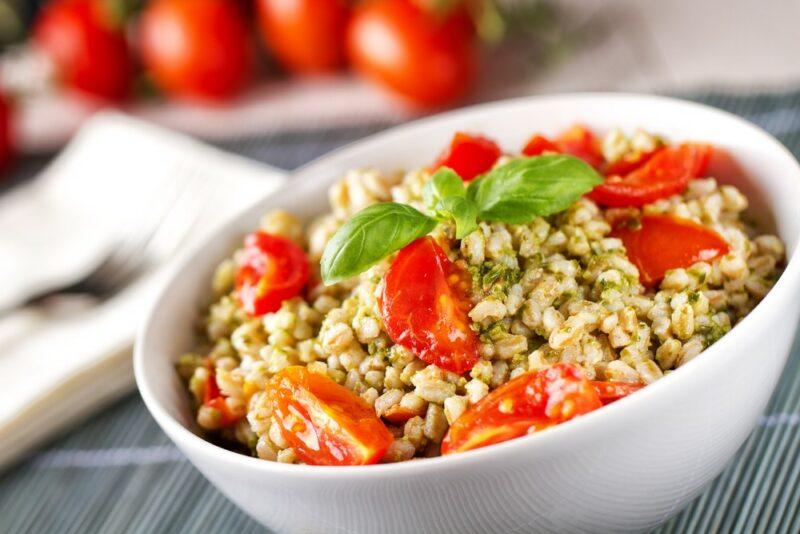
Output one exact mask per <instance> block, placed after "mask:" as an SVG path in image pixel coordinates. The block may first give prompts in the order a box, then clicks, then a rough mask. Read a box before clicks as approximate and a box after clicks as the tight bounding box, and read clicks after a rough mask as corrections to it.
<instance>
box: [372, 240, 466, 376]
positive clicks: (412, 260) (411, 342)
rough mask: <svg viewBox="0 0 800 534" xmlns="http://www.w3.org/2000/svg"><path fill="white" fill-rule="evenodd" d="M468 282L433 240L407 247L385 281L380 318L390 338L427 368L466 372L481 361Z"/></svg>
mask: <svg viewBox="0 0 800 534" xmlns="http://www.w3.org/2000/svg"><path fill="white" fill-rule="evenodd" d="M470 283H471V281H470V278H469V274H468V273H466V272H464V271H463V270H462V269H459V268H458V267H457V266H456V265H455V264H454V263H453V262H451V261H450V259H449V258H448V257H447V254H445V253H444V251H443V250H442V249H441V247H440V246H439V245H437V244H436V241H434V240H433V238H432V237H422V238H420V239H417V240H416V241H414V242H413V243H411V244H410V245H407V246H406V247H405V248H403V249H402V250H401V251H400V252H399V253H398V254H397V258H396V259H395V260H394V262H393V263H392V265H391V267H389V270H388V271H387V273H386V278H385V280H384V288H383V295H382V298H381V317H382V318H383V323H384V325H386V331H387V333H388V334H389V337H390V338H391V339H392V341H394V342H395V343H397V344H398V345H402V346H404V347H406V348H408V349H410V350H411V351H412V352H413V353H414V354H416V355H417V356H418V357H419V358H420V359H421V360H422V361H424V362H425V363H428V364H433V365H437V366H439V367H441V368H442V369H446V370H448V371H452V372H454V373H458V374H463V373H466V372H467V371H469V370H470V369H472V367H473V366H474V365H475V364H476V363H477V361H478V358H479V355H478V336H477V334H475V332H474V331H473V330H472V328H470V319H469V317H468V316H467V311H468V310H469V308H470V307H471V303H470V300H469V297H468V296H467V291H468V288H469V285H470Z"/></svg>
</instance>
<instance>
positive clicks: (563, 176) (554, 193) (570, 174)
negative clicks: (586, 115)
mask: <svg viewBox="0 0 800 534" xmlns="http://www.w3.org/2000/svg"><path fill="white" fill-rule="evenodd" d="M602 181H603V179H602V177H601V176H600V175H599V174H598V173H597V171H595V170H594V169H593V168H592V167H591V166H590V165H588V164H587V163H585V162H584V161H583V160H580V159H578V158H575V157H572V156H565V155H544V156H536V157H532V158H519V159H514V160H512V161H510V162H508V163H506V164H504V165H500V166H499V167H496V168H494V169H492V170H490V171H489V172H487V173H486V174H484V175H482V176H480V177H479V178H477V179H476V180H474V181H473V182H472V183H470V184H469V186H468V187H465V186H464V182H463V181H462V180H461V178H460V177H459V176H458V174H456V173H455V172H454V171H453V170H452V169H448V168H446V167H443V168H441V169H439V170H437V171H436V173H434V175H433V176H432V177H431V179H430V181H428V183H426V184H425V186H424V187H423V190H422V198H423V203H424V205H425V210H426V211H427V213H428V214H427V215H426V214H424V213H422V212H420V211H418V210H416V209H414V208H412V207H411V206H408V205H406V204H398V203H396V202H383V203H380V204H373V205H371V206H369V207H367V208H365V209H363V210H362V211H360V212H358V213H357V214H356V215H355V216H353V217H352V218H351V219H350V220H349V221H347V222H346V223H345V224H344V225H343V226H342V227H341V228H339V230H338V231H337V232H336V233H335V234H334V235H333V237H332V238H331V240H330V241H329V242H328V244H327V246H326V247H325V251H324V253H323V255H322V261H321V262H320V266H321V274H322V280H323V282H325V284H327V285H330V284H335V283H336V282H341V281H342V280H346V279H348V278H350V277H352V276H355V275H357V274H359V273H361V272H363V271H365V270H366V269H368V268H369V267H371V266H372V265H374V264H376V263H378V262H379V261H380V260H382V259H383V258H385V257H387V256H389V255H390V254H392V253H394V252H396V251H398V250H400V249H401V248H403V247H405V246H406V245H408V244H409V243H411V242H412V241H414V240H415V239H418V238H420V237H422V236H424V235H426V234H428V233H429V232H430V231H431V230H433V228H434V227H435V226H436V224H437V223H438V222H443V221H453V222H454V223H455V227H456V238H457V239H462V238H464V237H465V236H467V235H468V234H470V233H471V232H473V231H475V230H476V229H477V227H478V221H479V220H480V221H488V222H504V223H510V224H523V223H526V222H528V221H530V220H532V219H533V218H534V217H542V216H547V215H552V214H554V213H558V212H560V211H563V210H565V209H567V208H568V207H569V206H570V204H572V203H573V202H575V201H576V200H578V198H580V197H581V195H584V194H586V193H588V192H589V191H591V190H592V188H594V187H595V186H596V185H598V184H600V183H602Z"/></svg>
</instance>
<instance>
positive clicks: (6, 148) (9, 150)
mask: <svg viewBox="0 0 800 534" xmlns="http://www.w3.org/2000/svg"><path fill="white" fill-rule="evenodd" d="M12 111H13V110H12V106H11V103H10V102H9V101H8V98H6V96H5V95H4V94H3V93H2V92H0V171H3V170H5V169H7V168H8V167H9V166H10V165H11V163H12V162H13V160H14V156H15V148H14V137H13V134H14V132H13V129H12Z"/></svg>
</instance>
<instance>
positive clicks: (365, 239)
mask: <svg viewBox="0 0 800 534" xmlns="http://www.w3.org/2000/svg"><path fill="white" fill-rule="evenodd" d="M434 226H436V221H435V220H433V219H431V218H430V217H427V216H426V215H424V214H422V213H420V212H419V211H417V210H415V209H414V208H412V207H411V206H408V205H406V204H398V203H396V202H383V203H380V204H373V205H371V206H368V207H366V208H364V209H363V210H361V211H360V212H358V213H356V214H355V215H354V216H353V217H351V218H350V220H348V221H347V222H346V223H345V224H344V225H343V226H342V227H341V228H339V230H338V231H337V232H336V233H335V234H333V237H331V239H330V241H328V244H327V245H326V246H325V251H324V252H323V254H322V260H321V261H320V271H321V275H322V281H323V282H324V283H325V285H331V284H335V283H336V282H341V281H342V280H346V279H348V278H350V277H352V276H355V275H357V274H359V273H361V272H363V271H365V270H367V269H368V268H369V267H371V266H372V265H374V264H376V263H378V262H379V261H380V260H382V259H383V258H385V257H386V256H388V255H390V254H391V253H393V252H396V251H398V250H400V249H401V248H403V247H404V246H406V245H408V244H409V243H411V242H412V241H414V240H415V239H417V238H418V237H422V236H424V235H425V234H427V233H428V232H430V231H431V230H433V228H434Z"/></svg>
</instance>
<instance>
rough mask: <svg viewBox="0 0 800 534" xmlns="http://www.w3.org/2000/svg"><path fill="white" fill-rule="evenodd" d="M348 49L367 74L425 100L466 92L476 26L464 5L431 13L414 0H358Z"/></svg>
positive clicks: (435, 102) (439, 101)
mask: <svg viewBox="0 0 800 534" xmlns="http://www.w3.org/2000/svg"><path fill="white" fill-rule="evenodd" d="M347 53H348V57H349V59H350V62H351V63H352V65H353V67H354V68H355V69H356V70H357V71H358V72H359V73H360V74H361V75H362V76H364V77H366V78H368V79H370V80H372V81H374V82H376V83H378V84H380V85H381V86H383V87H385V88H387V89H390V90H392V91H393V92H394V93H396V94H398V95H400V96H402V97H404V98H405V99H407V100H409V101H410V102H411V103H413V104H417V105H420V106H428V107H430V106H442V105H445V104H450V103H452V102H454V101H456V100H458V99H460V98H462V97H463V96H464V95H465V94H466V93H467V91H468V90H469V88H470V85H471V84H472V81H473V79H474V78H475V72H476V63H477V61H476V59H477V58H476V47H475V30H474V28H473V25H472V23H471V21H470V19H469V17H468V16H467V15H466V12H465V10H464V9H462V8H460V7H456V8H455V9H454V10H452V11H450V12H447V13H432V12H430V11H429V10H427V9H425V8H424V7H422V6H420V5H419V3H418V2H416V1H415V0H370V1H366V2H359V3H358V6H357V7H356V9H355V11H354V12H353V18H352V20H351V22H350V25H349V27H348V29H347Z"/></svg>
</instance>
